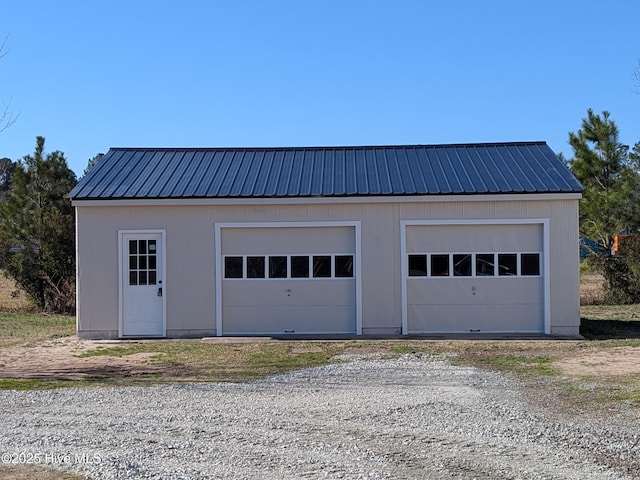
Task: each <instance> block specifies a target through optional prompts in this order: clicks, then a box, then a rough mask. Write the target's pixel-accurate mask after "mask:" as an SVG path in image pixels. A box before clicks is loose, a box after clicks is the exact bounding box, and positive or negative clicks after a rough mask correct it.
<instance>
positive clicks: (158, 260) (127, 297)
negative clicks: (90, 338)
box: [120, 232, 166, 337]
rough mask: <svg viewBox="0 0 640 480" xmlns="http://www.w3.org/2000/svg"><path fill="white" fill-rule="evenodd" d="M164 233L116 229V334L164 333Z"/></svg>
mask: <svg viewBox="0 0 640 480" xmlns="http://www.w3.org/2000/svg"><path fill="white" fill-rule="evenodd" d="M163 238H164V235H163V234H162V233H161V232H153V233H151V232H149V233H147V232H140V233H138V232H121V233H120V256H121V258H120V271H121V285H122V288H121V303H120V308H121V310H120V316H121V318H120V336H123V337H128V336H135V337H147V336H154V337H157V336H164V335H165V315H164V311H165V295H166V291H165V289H164V265H163V259H164V244H163V243H164V242H163Z"/></svg>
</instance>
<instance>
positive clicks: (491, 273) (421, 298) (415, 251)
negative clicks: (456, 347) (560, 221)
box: [404, 224, 545, 333]
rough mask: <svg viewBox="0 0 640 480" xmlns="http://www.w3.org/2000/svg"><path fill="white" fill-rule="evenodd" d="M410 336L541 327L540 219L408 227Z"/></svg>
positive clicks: (541, 253) (542, 329) (542, 283)
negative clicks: (517, 221) (512, 222)
mask: <svg viewBox="0 0 640 480" xmlns="http://www.w3.org/2000/svg"><path fill="white" fill-rule="evenodd" d="M405 238H406V249H405V250H406V253H405V257H406V258H405V259H404V261H405V262H406V264H405V265H406V269H405V272H406V273H405V278H404V281H405V282H406V284H405V292H406V310H405V314H406V329H407V333H437V332H451V333H456V332H457V333H469V332H478V333H482V332H523V333H524V332H544V310H545V309H544V277H543V274H544V272H543V268H542V266H543V244H544V242H543V224H506V225H502V224H501V225H486V224H480V225H475V224H473V225H407V226H406V230H405Z"/></svg>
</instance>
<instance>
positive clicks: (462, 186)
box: [70, 142, 582, 200]
mask: <svg viewBox="0 0 640 480" xmlns="http://www.w3.org/2000/svg"><path fill="white" fill-rule="evenodd" d="M550 192H558V193H573V192H582V185H580V183H579V182H578V181H577V180H576V178H575V177H574V176H573V175H572V174H571V172H570V171H569V170H568V168H567V167H566V166H565V165H564V164H563V163H562V162H561V161H560V159H559V158H558V157H557V155H555V154H554V153H553V151H552V150H551V149H550V148H549V147H548V145H547V144H546V143H544V142H520V143H482V144H452V145H391V146H367V147H350V146H346V147H294V148H173V149H172V148H112V149H111V150H109V152H107V154H106V155H105V156H104V157H103V158H102V159H101V160H100V162H99V163H98V165H96V166H95V167H94V168H93V169H92V170H91V171H90V172H89V173H88V174H87V175H86V176H85V177H83V178H82V179H81V181H80V182H79V183H78V185H77V186H76V187H75V188H74V189H73V191H72V192H71V193H70V197H71V198H72V199H76V200H80V199H126V198H132V199H133V198H241V197H301V196H302V197H307V196H325V197H326V196H372V195H376V196H379V195H451V194H453V195H456V194H478V193H550Z"/></svg>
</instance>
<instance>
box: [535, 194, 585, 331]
mask: <svg viewBox="0 0 640 480" xmlns="http://www.w3.org/2000/svg"><path fill="white" fill-rule="evenodd" d="M527 207H528V215H529V216H531V217H540V218H549V230H550V232H549V233H550V235H549V243H550V245H549V249H550V252H549V255H550V257H549V259H550V264H551V269H552V272H551V333H555V334H559V335H561V334H574V333H576V330H577V328H578V327H579V326H580V303H579V302H580V293H579V290H580V272H579V270H580V265H579V263H580V261H579V256H578V202H576V201H571V200H567V201H538V202H529V204H528V206H527ZM569 239H571V241H569ZM568 299H575V300H573V301H568Z"/></svg>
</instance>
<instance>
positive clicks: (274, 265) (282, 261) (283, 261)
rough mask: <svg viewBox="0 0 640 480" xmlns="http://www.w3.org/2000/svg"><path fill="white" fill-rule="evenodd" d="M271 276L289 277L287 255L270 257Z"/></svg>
mask: <svg viewBox="0 0 640 480" xmlns="http://www.w3.org/2000/svg"><path fill="white" fill-rule="evenodd" d="M269 278H287V257H285V256H279V255H278V256H273V257H269Z"/></svg>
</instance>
